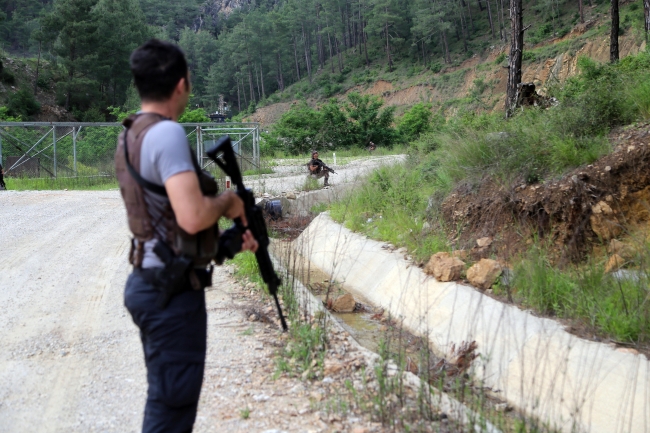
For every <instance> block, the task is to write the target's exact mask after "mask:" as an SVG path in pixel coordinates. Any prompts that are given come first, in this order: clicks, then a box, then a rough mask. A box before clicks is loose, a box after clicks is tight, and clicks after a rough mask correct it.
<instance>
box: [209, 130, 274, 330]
mask: <svg viewBox="0 0 650 433" xmlns="http://www.w3.org/2000/svg"><path fill="white" fill-rule="evenodd" d="M206 153H207V155H208V157H209V158H210V159H211V160H213V161H214V162H215V163H216V164H217V165H218V166H219V167H221V169H222V170H223V171H224V172H225V173H226V174H227V175H228V176H230V179H231V180H232V182H233V184H235V185H236V186H237V195H238V196H239V198H241V199H242V201H243V202H244V209H245V212H246V219H247V220H248V227H244V226H243V224H242V222H241V220H240V219H239V218H237V219H236V220H235V225H234V226H233V227H232V228H230V229H228V230H226V232H225V233H224V235H223V236H222V240H220V242H219V252H218V253H217V257H215V261H216V262H217V263H218V264H221V263H223V260H224V259H225V258H233V257H234V256H235V254H237V253H238V252H239V251H240V250H241V236H242V234H244V232H245V231H246V229H247V228H248V229H249V230H250V231H251V233H252V234H253V237H254V238H255V239H256V240H257V243H258V244H259V247H258V248H257V251H256V252H255V258H256V259H257V264H258V266H259V268H260V274H261V275H262V279H263V280H264V282H265V283H266V285H267V286H268V288H269V293H270V294H271V295H273V299H274V300H275V306H276V307H277V309H278V315H279V316H280V322H281V323H282V329H283V330H284V331H286V330H287V323H286V321H285V320H284V316H283V315H282V308H281V307H280V302H279V301H278V287H279V286H280V284H281V283H282V281H281V280H280V277H278V274H276V273H275V270H274V269H273V262H271V257H270V256H269V250H268V247H269V243H270V242H269V235H268V232H267V230H266V223H265V222H264V216H263V215H262V209H261V208H260V207H259V206H257V205H256V204H255V196H253V192H252V191H251V190H250V189H247V188H246V187H245V186H244V183H243V180H242V175H241V172H240V171H239V166H238V165H237V159H236V158H235V152H234V151H233V150H232V144H231V141H230V137H229V136H227V135H226V136H223V137H221V138H220V139H219V140H218V141H217V143H216V144H215V145H214V146H213V147H212V148H210V149H209V150H208V151H207V152H206Z"/></svg>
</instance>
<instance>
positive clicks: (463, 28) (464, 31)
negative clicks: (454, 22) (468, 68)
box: [458, 8, 467, 52]
mask: <svg viewBox="0 0 650 433" xmlns="http://www.w3.org/2000/svg"><path fill="white" fill-rule="evenodd" d="M458 11H459V13H460V33H461V34H462V36H463V50H464V51H465V52H467V23H466V22H465V17H464V16H463V9H462V8H459V9H458Z"/></svg>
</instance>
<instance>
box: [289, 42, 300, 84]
mask: <svg viewBox="0 0 650 433" xmlns="http://www.w3.org/2000/svg"><path fill="white" fill-rule="evenodd" d="M291 38H292V39H293V59H294V60H295V61H296V74H297V75H298V79H297V80H296V81H300V64H299V63H298V47H297V42H296V35H294V34H291Z"/></svg>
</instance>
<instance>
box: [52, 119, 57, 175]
mask: <svg viewBox="0 0 650 433" xmlns="http://www.w3.org/2000/svg"><path fill="white" fill-rule="evenodd" d="M52 150H53V154H54V158H53V160H54V177H55V178H56V126H52Z"/></svg>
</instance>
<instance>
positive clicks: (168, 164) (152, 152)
mask: <svg viewBox="0 0 650 433" xmlns="http://www.w3.org/2000/svg"><path fill="white" fill-rule="evenodd" d="M190 152H191V150H190V147H189V145H188V142H187V137H186V136H185V130H184V129H183V127H182V126H181V125H179V124H178V123H176V122H173V121H171V120H163V121H162V122H158V123H157V124H155V125H154V126H152V127H151V129H149V131H147V133H146V135H145V136H144V140H143V142H142V149H141V150H140V175H141V176H142V177H143V178H145V179H146V180H148V181H149V182H152V183H155V184H157V185H164V184H165V182H166V181H167V179H169V178H170V177H172V176H174V175H175V174H178V173H183V172H185V171H195V170H194V164H193V163H192V154H191V153H190ZM144 201H145V202H146V203H147V210H148V211H149V215H150V216H151V220H152V223H153V225H154V229H155V230H156V233H157V237H160V238H161V239H163V238H164V237H165V235H166V233H165V229H164V227H162V224H159V222H160V221H162V213H163V210H164V209H165V207H166V206H167V205H168V204H169V199H168V198H167V197H165V196H162V195H158V194H156V193H153V192H151V191H149V190H147V189H144ZM156 242H158V241H157V239H152V240H150V241H147V242H145V244H144V258H143V260H142V267H143V268H155V267H163V266H164V264H163V262H162V261H161V260H160V259H159V258H158V256H157V255H156V254H155V253H154V252H153V247H154V246H155V245H156Z"/></svg>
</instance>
